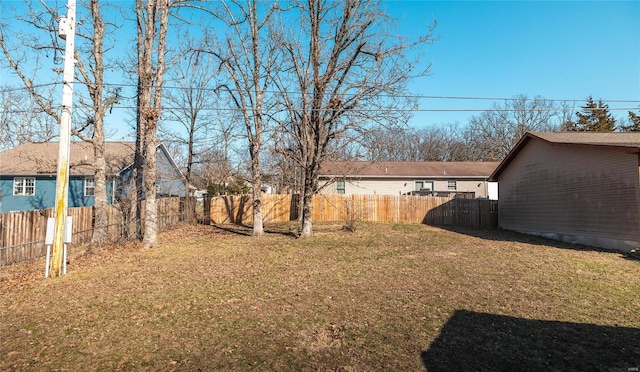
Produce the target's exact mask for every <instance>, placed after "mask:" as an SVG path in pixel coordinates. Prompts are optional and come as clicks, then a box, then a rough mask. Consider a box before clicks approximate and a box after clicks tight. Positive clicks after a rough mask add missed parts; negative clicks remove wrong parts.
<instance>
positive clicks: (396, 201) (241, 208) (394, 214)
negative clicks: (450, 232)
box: [205, 194, 498, 228]
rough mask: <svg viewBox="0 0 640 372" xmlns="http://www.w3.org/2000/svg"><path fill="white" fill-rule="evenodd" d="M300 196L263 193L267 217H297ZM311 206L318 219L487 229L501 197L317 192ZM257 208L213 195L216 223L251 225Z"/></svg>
mask: <svg viewBox="0 0 640 372" xmlns="http://www.w3.org/2000/svg"><path fill="white" fill-rule="evenodd" d="M298 199H299V198H298V197H297V196H296V195H264V196H263V197H262V198H261V201H262V215H263V219H264V222H265V223H270V222H287V221H294V220H296V219H297V217H298V210H299V200H298ZM205 205H206V204H205ZM311 208H312V209H311V211H312V215H311V218H312V220H313V221H314V222H336V221H348V220H357V221H364V222H396V223H424V224H429V225H450V226H469V227H485V228H495V227H497V226H498V201H496V200H482V199H450V198H444V197H428V196H410V195H401V196H394V195H335V194H331V195H325V194H319V195H315V196H314V197H313V200H312V203H311ZM252 211H253V207H252V200H251V197H250V196H249V195H241V196H218V197H214V198H212V199H211V207H210V218H211V221H212V222H213V223H218V224H225V223H234V224H251V223H252V221H253V213H252Z"/></svg>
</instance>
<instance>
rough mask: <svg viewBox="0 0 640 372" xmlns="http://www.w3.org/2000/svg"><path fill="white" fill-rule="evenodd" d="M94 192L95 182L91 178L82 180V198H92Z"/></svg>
mask: <svg viewBox="0 0 640 372" xmlns="http://www.w3.org/2000/svg"><path fill="white" fill-rule="evenodd" d="M95 190H96V181H95V180H94V179H93V177H87V178H85V179H84V196H94V195H95V194H96V193H95Z"/></svg>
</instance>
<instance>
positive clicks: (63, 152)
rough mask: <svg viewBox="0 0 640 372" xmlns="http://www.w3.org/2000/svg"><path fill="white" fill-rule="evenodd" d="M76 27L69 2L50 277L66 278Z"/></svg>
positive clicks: (72, 3)
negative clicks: (65, 245)
mask: <svg viewBox="0 0 640 372" xmlns="http://www.w3.org/2000/svg"><path fill="white" fill-rule="evenodd" d="M75 27H76V1H75V0H68V2H67V18H61V19H60V37H61V38H62V39H65V40H66V45H65V54H64V73H63V80H62V83H63V84H62V113H61V115H60V145H59V150H58V176H57V179H56V206H55V216H54V218H55V229H54V232H53V252H52V258H51V277H52V278H54V277H57V276H60V275H62V274H63V272H62V271H61V266H62V260H63V250H64V237H65V233H64V230H65V225H66V221H67V219H66V217H67V204H68V200H69V147H70V138H71V109H72V105H73V79H74V68H75V59H74V37H75Z"/></svg>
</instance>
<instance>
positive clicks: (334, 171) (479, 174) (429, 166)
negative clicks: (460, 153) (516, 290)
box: [320, 161, 500, 179]
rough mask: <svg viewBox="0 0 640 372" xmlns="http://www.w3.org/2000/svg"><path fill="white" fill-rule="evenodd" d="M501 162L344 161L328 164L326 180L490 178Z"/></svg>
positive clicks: (323, 169) (322, 170) (323, 172)
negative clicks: (353, 178) (358, 178)
mask: <svg viewBox="0 0 640 372" xmlns="http://www.w3.org/2000/svg"><path fill="white" fill-rule="evenodd" d="M498 164H500V163H499V162H475V161H382V162H364V161H342V162H325V163H323V165H322V168H321V169H320V175H321V176H324V177H371V178H394V177H395V178H399V177H405V178H418V179H419V178H425V177H428V178H487V177H489V175H490V174H491V172H493V170H494V169H495V168H496V167H497V166H498Z"/></svg>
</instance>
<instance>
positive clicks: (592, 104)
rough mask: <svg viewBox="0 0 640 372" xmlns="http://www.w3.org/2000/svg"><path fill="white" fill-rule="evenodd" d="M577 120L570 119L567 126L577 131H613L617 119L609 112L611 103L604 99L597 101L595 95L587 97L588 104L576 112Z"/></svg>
mask: <svg viewBox="0 0 640 372" xmlns="http://www.w3.org/2000/svg"><path fill="white" fill-rule="evenodd" d="M576 116H577V119H578V120H577V121H575V122H574V121H572V120H570V121H568V122H567V123H565V127H566V129H567V130H569V131H575V132H613V131H614V129H615V126H616V120H615V119H614V118H613V116H611V112H609V105H607V104H605V103H604V102H603V101H602V100H598V101H597V102H596V101H595V100H594V99H593V97H589V98H587V103H586V105H584V106H582V112H576Z"/></svg>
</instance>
